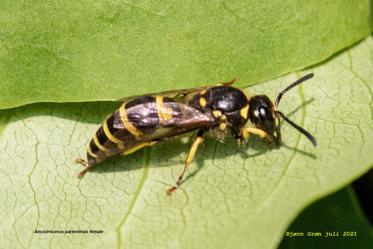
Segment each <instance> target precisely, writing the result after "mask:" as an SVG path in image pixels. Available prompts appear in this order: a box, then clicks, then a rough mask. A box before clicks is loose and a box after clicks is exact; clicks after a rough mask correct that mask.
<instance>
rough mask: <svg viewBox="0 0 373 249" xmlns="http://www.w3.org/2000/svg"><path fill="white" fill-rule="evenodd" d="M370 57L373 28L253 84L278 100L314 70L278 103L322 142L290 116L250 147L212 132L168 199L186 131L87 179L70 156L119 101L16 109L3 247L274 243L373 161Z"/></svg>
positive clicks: (3, 140)
mask: <svg viewBox="0 0 373 249" xmlns="http://www.w3.org/2000/svg"><path fill="white" fill-rule="evenodd" d="M372 61H373V39H372V38H368V39H366V40H364V41H363V42H361V43H359V44H358V45H356V46H354V47H352V48H350V49H348V50H346V51H345V52H343V53H341V54H339V55H338V56H335V57H334V58H332V59H331V60H329V61H328V62H325V63H323V64H320V65H318V66H317V67H314V68H310V69H309V70H308V71H306V72H299V73H297V74H290V75H287V76H285V77H281V78H278V79H276V80H272V81H268V82H266V83H263V84H259V85H256V86H253V87H250V88H248V89H247V90H248V91H249V94H262V93H265V94H268V96H269V97H270V98H271V99H273V98H274V97H275V96H276V94H277V93H278V92H279V91H280V90H282V89H283V88H284V87H285V86H287V85H288V84H289V83H290V82H292V81H294V80H295V79H296V78H299V77H300V76H302V75H304V74H306V73H308V72H310V71H312V72H313V73H314V74H315V77H314V78H313V79H312V80H310V81H307V82H306V83H304V85H301V86H299V87H297V88H296V89H294V90H292V91H290V92H289V93H287V94H286V96H284V98H283V100H282V102H281V105H280V110H282V111H283V112H284V113H286V114H287V115H288V116H289V118H291V119H292V120H294V121H295V122H296V123H298V124H300V125H301V126H302V127H304V128H305V129H307V130H309V131H310V132H311V133H312V134H314V135H315V137H316V138H317V141H318V147H316V148H314V147H313V146H312V145H311V143H310V142H309V141H308V140H307V139H306V138H305V137H304V136H302V135H301V134H300V133H298V132H297V131H296V130H295V129H292V128H291V127H290V126H289V125H287V124H283V126H282V134H283V142H284V145H283V146H281V148H280V149H272V150H271V149H269V147H268V146H267V145H266V144H264V143H263V142H262V141H261V140H259V139H251V140H250V142H249V147H248V148H247V149H246V148H244V147H243V148H240V147H238V146H237V144H236V142H235V141H233V140H232V139H228V140H227V141H226V142H225V143H223V144H222V143H219V142H217V141H216V140H214V139H212V138H211V139H207V141H206V143H205V145H204V146H202V148H201V150H200V151H199V153H198V155H197V157H196V160H195V162H194V163H193V164H192V165H191V167H190V170H189V172H188V174H187V175H188V177H187V180H186V181H185V183H184V184H183V185H182V186H181V188H180V189H179V190H178V191H177V192H176V193H175V194H174V195H173V196H172V197H171V198H169V197H166V196H165V190H166V189H167V188H168V187H169V185H170V184H173V183H174V181H175V179H176V178H177V176H178V174H179V172H180V170H181V168H182V165H183V161H184V159H185V157H186V155H187V152H188V149H189V147H190V141H188V138H182V139H175V140H172V141H169V142H165V143H163V144H159V145H157V146H155V147H152V148H148V149H145V150H141V151H139V152H136V153H134V154H131V155H129V156H126V157H122V158H116V159H113V160H110V161H107V162H106V163H103V164H102V165H100V166H97V167H96V168H95V169H94V170H93V171H92V172H90V173H88V174H87V175H86V176H85V178H84V179H83V180H78V178H77V173H78V172H79V171H80V170H81V168H80V167H79V166H78V165H75V164H74V163H73V161H74V159H75V158H76V157H77V156H79V155H81V156H84V155H85V153H86V150H85V145H86V144H87V143H88V141H89V139H90V138H91V136H92V134H93V132H94V131H95V130H96V129H97V128H98V127H99V124H100V122H102V120H104V118H105V117H106V115H107V114H108V113H110V112H111V111H112V110H113V109H114V108H115V104H113V103H82V104H34V105H29V106H25V107H19V108H16V109H13V110H12V113H11V117H10V121H9V122H10V123H9V124H8V126H7V127H6V128H5V130H3V133H2V136H1V137H0V164H1V167H0V169H1V170H0V186H1V189H2V192H1V194H0V202H1V203H2V205H1V208H0V217H2V221H1V230H0V231H1V234H0V247H1V248H9V247H12V248H14V247H18V248H23V247H41V248H46V247H50V248H62V247H63V248H73V247H74V248H76V247H86V248H87V247H89V248H114V247H117V248H131V249H132V248H183V249H184V248H185V249H193V248H211V249H212V248H222V249H223V248H258V249H259V248H260V249H263V248H264V249H267V248H268V249H269V248H275V247H276V246H277V244H278V243H279V242H280V240H281V239H282V237H283V232H284V231H285V229H286V227H287V226H288V224H289V223H290V222H291V220H293V218H294V217H295V216H296V215H297V214H298V213H299V212H300V210H301V209H303V208H304V207H305V206H306V205H308V204H309V203H310V202H312V201H313V200H316V199H318V198H320V197H322V196H324V195H326V194H328V193H330V192H331V191H335V190H336V189H338V188H341V187H342V186H344V185H346V184H347V183H349V182H351V181H352V180H353V179H355V178H357V177H358V176H360V175H361V174H363V173H364V172H366V171H367V170H368V169H369V168H371V166H372V165H373V158H372V156H371V149H372V148H373V139H372V138H373V122H372V115H373V112H372V109H373V106H372V98H373V94H372V88H373V83H372V78H373V77H372V76H373V65H372ZM36 229H38V230H48V229H50V230H61V231H65V230H79V229H80V230H87V229H88V230H89V229H101V230H103V234H99V235H93V234H80V233H77V234H39V233H36V234H35V233H34V231H35V230H36Z"/></svg>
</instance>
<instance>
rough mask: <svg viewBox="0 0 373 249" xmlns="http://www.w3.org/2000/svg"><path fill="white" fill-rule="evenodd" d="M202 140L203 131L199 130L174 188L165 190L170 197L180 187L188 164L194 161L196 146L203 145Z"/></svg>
mask: <svg viewBox="0 0 373 249" xmlns="http://www.w3.org/2000/svg"><path fill="white" fill-rule="evenodd" d="M203 140H204V139H203V130H199V131H198V133H197V137H196V139H195V140H194V142H193V145H192V147H191V148H190V151H189V154H188V157H187V158H186V160H185V162H184V167H183V170H182V171H181V174H180V175H179V177H178V179H177V181H176V186H173V187H171V188H170V189H168V190H167V195H171V194H172V193H173V192H175V190H176V189H177V188H178V187H179V186H180V184H181V180H182V179H183V176H184V174H185V172H186V170H187V169H188V166H189V164H190V163H191V162H192V161H193V159H194V157H195V155H196V153H197V150H198V146H199V145H200V144H202V143H203Z"/></svg>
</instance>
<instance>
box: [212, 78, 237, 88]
mask: <svg viewBox="0 0 373 249" xmlns="http://www.w3.org/2000/svg"><path fill="white" fill-rule="evenodd" d="M235 82H237V79H236V78H235V79H232V80H230V81H227V82H222V83H218V84H216V86H230V85H233V84H234V83H235Z"/></svg>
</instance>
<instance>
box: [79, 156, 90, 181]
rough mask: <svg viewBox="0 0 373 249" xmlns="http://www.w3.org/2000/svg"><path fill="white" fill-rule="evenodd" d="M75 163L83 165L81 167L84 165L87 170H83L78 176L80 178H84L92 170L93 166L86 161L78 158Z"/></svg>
mask: <svg viewBox="0 0 373 249" xmlns="http://www.w3.org/2000/svg"><path fill="white" fill-rule="evenodd" d="M75 163H79V164H81V165H83V166H84V167H85V169H83V170H82V171H81V172H80V173H79V175H78V177H79V178H82V177H83V176H84V175H85V173H87V171H88V170H90V169H91V167H92V166H91V165H89V163H88V162H87V161H86V160H84V159H81V158H77V159H76V160H75Z"/></svg>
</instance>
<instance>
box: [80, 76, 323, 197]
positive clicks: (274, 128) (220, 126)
mask: <svg viewBox="0 0 373 249" xmlns="http://www.w3.org/2000/svg"><path fill="white" fill-rule="evenodd" d="M312 77H313V74H308V75H306V76H304V77H302V78H301V79H299V80H297V81H295V82H294V83H292V84H291V85H289V86H288V87H287V88H285V89H284V90H283V91H282V92H280V94H279V95H278V96H277V98H276V100H275V102H274V104H273V103H272V101H271V100H270V99H269V98H268V97H267V96H266V95H254V96H251V97H249V96H247V95H246V94H245V93H244V92H242V91H241V90H240V89H238V88H235V87H232V86H231V85H232V84H233V82H234V81H231V82H226V83H222V84H219V85H216V86H210V87H201V88H195V89H186V90H178V91H170V92H164V93H158V94H149V95H144V96H139V97H133V98H132V99H131V100H130V101H125V102H124V103H123V104H122V105H121V106H120V107H119V108H118V109H117V110H116V111H115V112H114V113H113V114H111V116H109V117H108V118H107V119H106V120H105V121H104V123H103V125H102V126H101V127H100V128H99V129H98V130H97V132H96V133H95V134H94V136H93V139H92V140H91V142H90V143H89V146H88V153H87V161H85V160H83V159H77V162H78V163H81V164H83V165H85V166H86V168H85V169H84V170H83V171H82V172H80V174H79V175H80V177H82V176H84V174H85V173H86V172H87V171H88V170H89V169H90V168H92V167H93V166H94V165H96V164H98V163H101V162H102V161H104V160H106V159H108V158H111V157H113V156H116V155H120V154H124V155H127V154H130V153H132V152H134V151H136V150H138V149H140V148H143V147H145V146H152V145H154V144H156V143H158V142H161V141H163V140H166V139H168V138H172V137H175V136H178V135H181V134H184V133H188V132H192V131H198V132H197V137H196V138H195V140H194V143H193V144H192V147H191V149H190V151H189V155H188V157H187V158H186V160H185V165H184V168H183V170H182V172H181V174H180V175H179V177H178V179H177V182H176V185H175V186H174V187H172V188H170V189H169V190H168V191H167V193H168V194H170V193H172V192H173V191H175V190H176V189H177V187H178V186H179V185H180V183H181V180H182V179H183V176H184V173H185V171H186V169H187V167H188V165H189V164H190V163H191V161H192V160H193V158H194V156H195V154H196V152H197V149H198V146H199V145H200V144H201V143H202V142H203V140H204V133H206V132H209V133H210V134H211V135H213V136H215V137H217V138H218V139H224V138H225V137H226V136H227V135H228V134H229V133H230V134H231V135H232V137H233V138H234V139H237V140H243V141H247V139H248V138H249V136H250V135H251V134H252V135H257V136H259V137H261V138H263V139H264V140H265V141H266V142H268V143H274V144H276V145H279V144H280V142H281V133H280V117H281V118H282V119H284V120H285V121H286V122H288V123H289V124H290V125H292V126H293V127H294V128H296V129H297V130H298V131H300V132H301V133H303V134H304V135H305V136H306V137H307V138H308V139H309V140H310V141H311V142H312V144H313V145H314V146H316V140H315V138H314V137H313V136H312V135H311V134H309V133H308V132H307V131H306V130H304V129H303V128H301V127H300V126H298V125H296V124H295V123H293V122H292V121H291V120H289V119H288V118H287V117H286V116H285V115H284V114H283V113H282V112H280V111H278V110H277V107H278V104H279V102H280V100H281V97H282V96H283V94H284V93H285V92H287V91H288V90H290V89H291V88H293V87H294V86H296V85H298V84H300V83H302V82H304V81H305V80H308V79H310V78H312ZM249 120H250V121H251V123H252V124H253V127H248V126H247V124H248V121H249Z"/></svg>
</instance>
